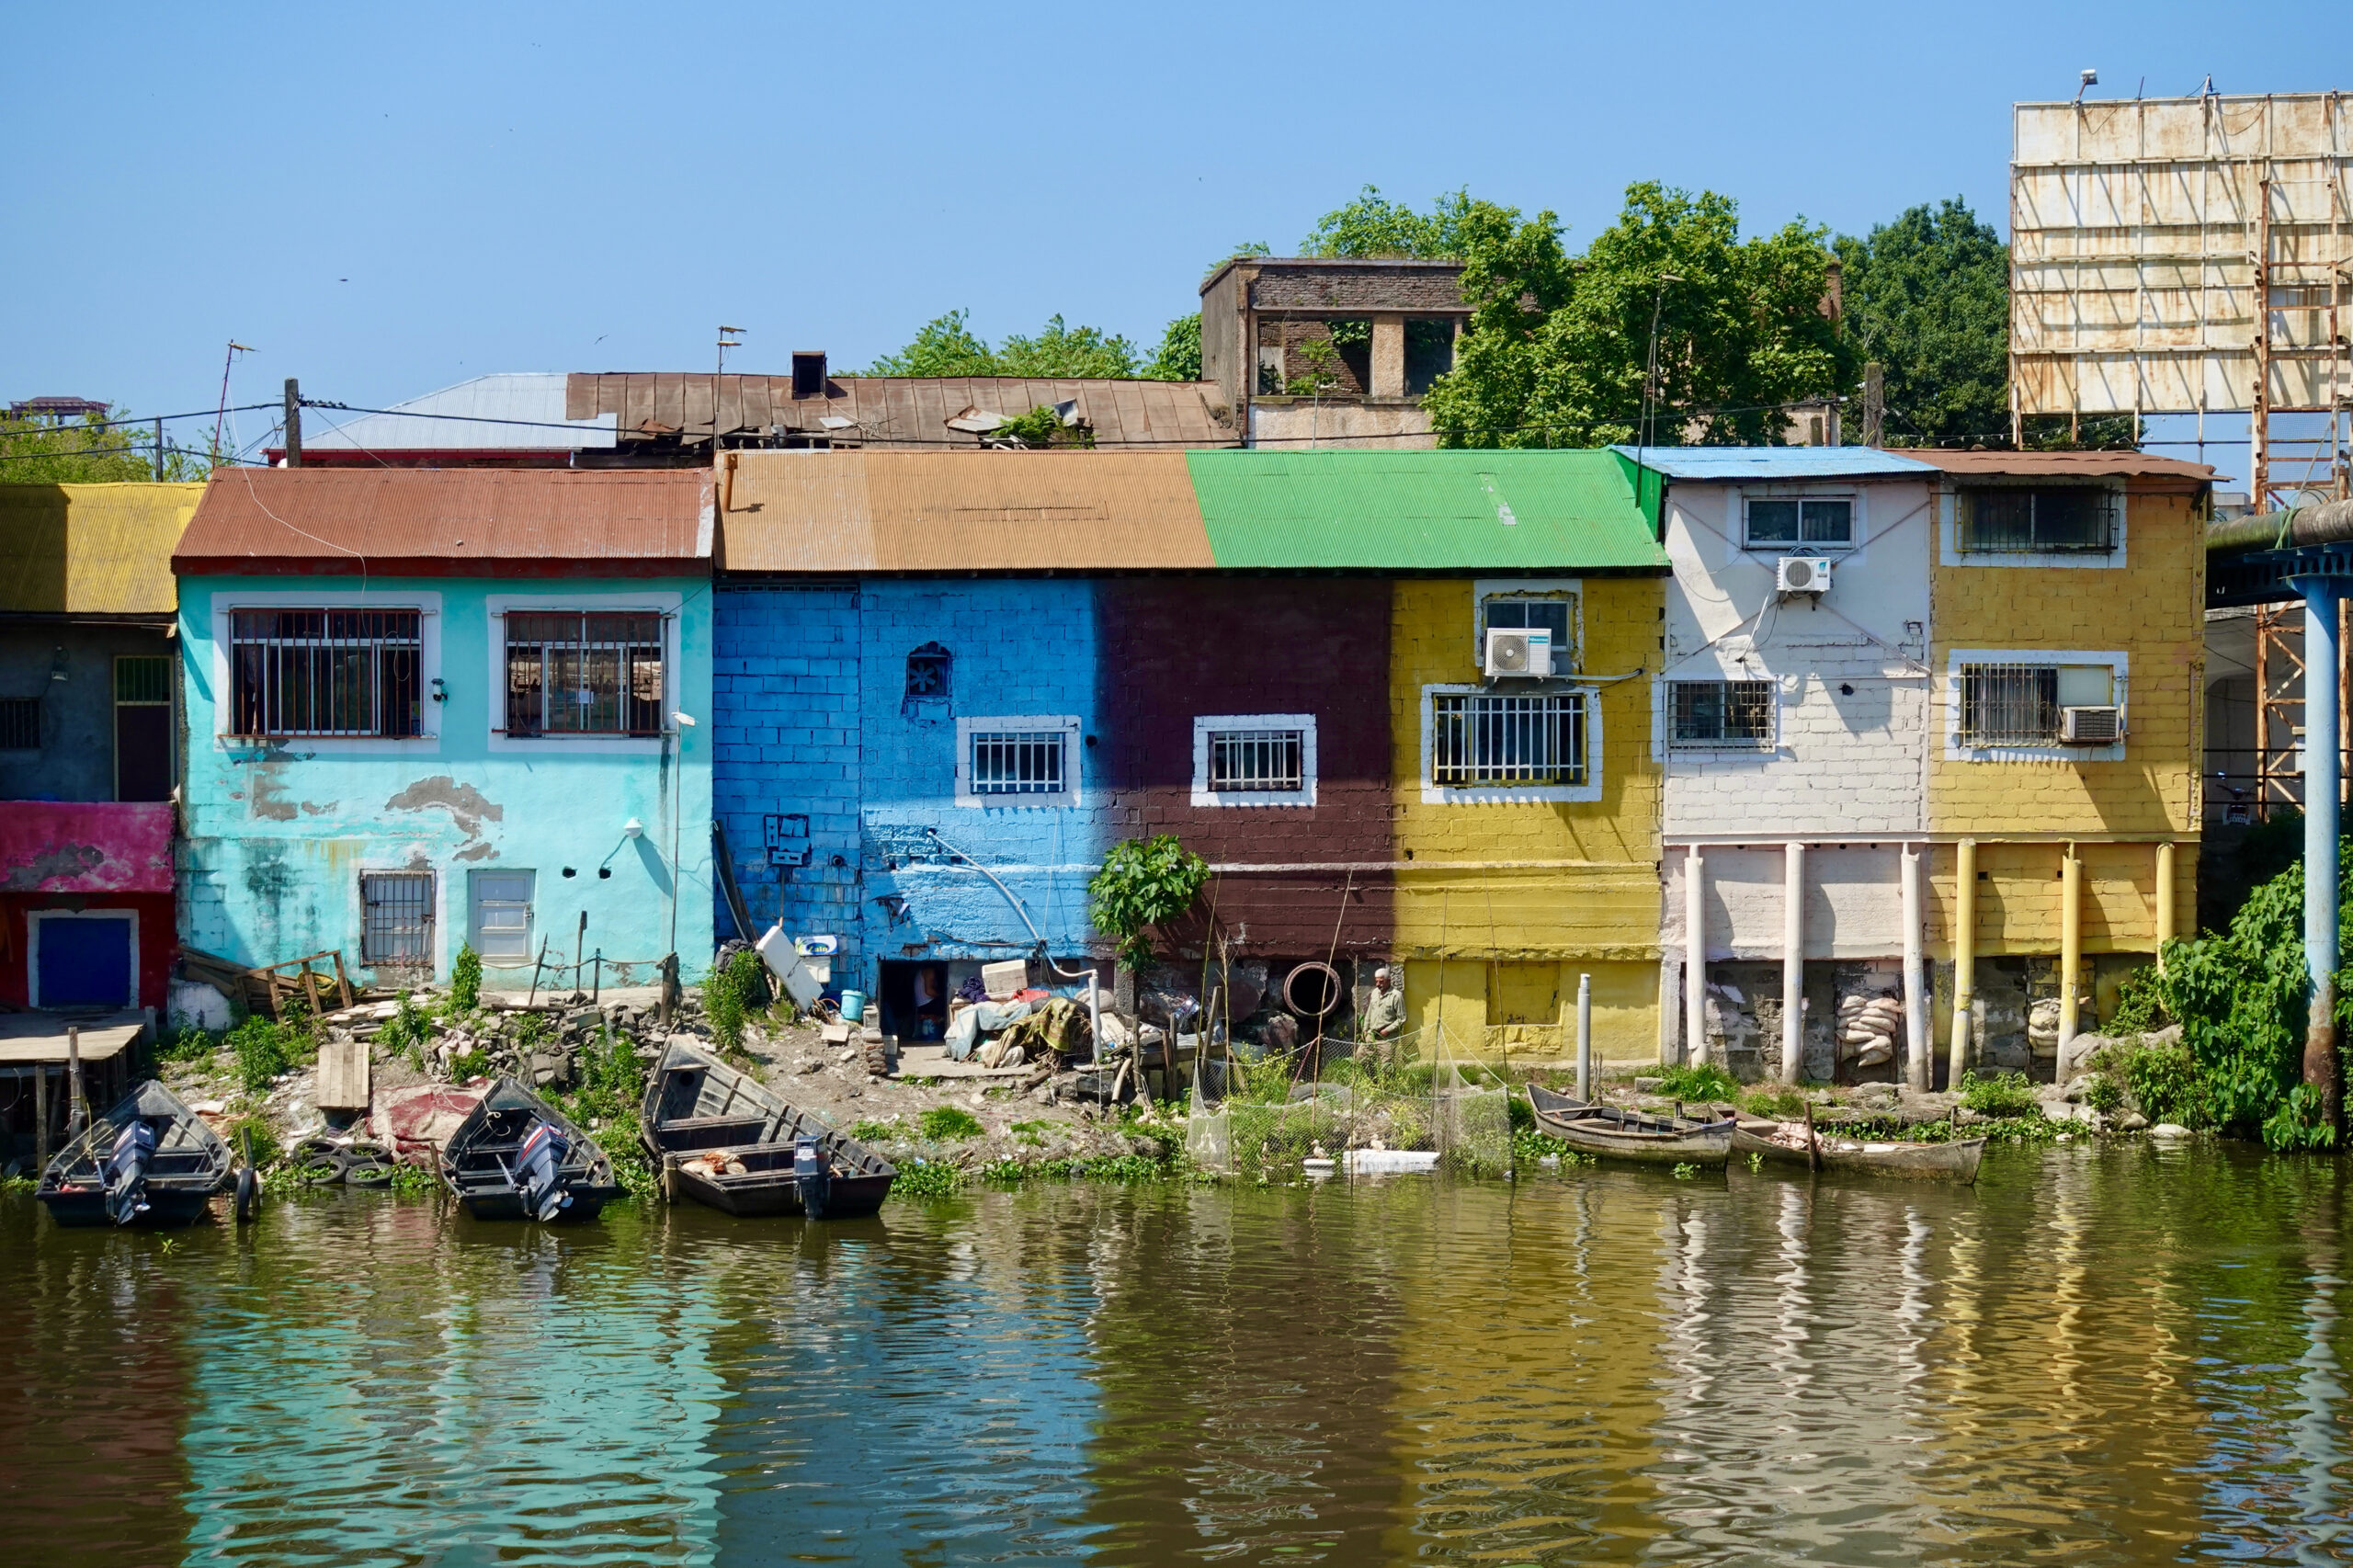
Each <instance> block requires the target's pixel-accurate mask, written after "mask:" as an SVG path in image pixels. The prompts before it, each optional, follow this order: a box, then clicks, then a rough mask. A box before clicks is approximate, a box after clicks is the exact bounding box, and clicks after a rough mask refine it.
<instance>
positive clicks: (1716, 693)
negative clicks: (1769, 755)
mask: <svg viewBox="0 0 2353 1568" xmlns="http://www.w3.org/2000/svg"><path fill="white" fill-rule="evenodd" d="M1667 720H1668V726H1667V734H1668V737H1669V739H1670V740H1671V742H1672V743H1673V744H1675V745H1676V746H1677V747H1680V748H1683V749H1687V750H1691V751H1709V750H1716V751H1723V750H1736V751H1763V750H1766V749H1768V748H1769V747H1770V746H1771V745H1772V744H1773V683H1772V682H1771V681H1769V680H1678V681H1676V682H1673V683H1672V684H1671V685H1669V686H1668V687H1667Z"/></svg>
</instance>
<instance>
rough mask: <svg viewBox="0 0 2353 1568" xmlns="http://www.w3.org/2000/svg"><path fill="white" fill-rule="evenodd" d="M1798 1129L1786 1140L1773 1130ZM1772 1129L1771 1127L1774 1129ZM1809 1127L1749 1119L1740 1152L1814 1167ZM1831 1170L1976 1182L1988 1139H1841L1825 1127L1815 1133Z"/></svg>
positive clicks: (1740, 1135)
mask: <svg viewBox="0 0 2353 1568" xmlns="http://www.w3.org/2000/svg"><path fill="white" fill-rule="evenodd" d="M1792 1129H1795V1130H1797V1131H1799V1133H1800V1141H1799V1142H1794V1143H1785V1142H1780V1141H1779V1139H1776V1138H1774V1137H1773V1136H1772V1135H1771V1133H1772V1131H1780V1132H1783V1133H1787V1132H1789V1131H1791V1130H1792ZM1768 1130H1769V1131H1768ZM1802 1133H1803V1129H1802V1126H1801V1125H1800V1124H1799V1123H1796V1122H1783V1121H1761V1120H1760V1121H1748V1122H1744V1123H1740V1124H1737V1125H1735V1126H1734V1127H1733V1134H1732V1148H1733V1153H1735V1154H1762V1155H1764V1156H1765V1158H1767V1159H1768V1160H1772V1161H1775V1162H1777V1163H1779V1164H1782V1165H1811V1164H1812V1163H1813V1162H1812V1161H1810V1160H1809V1159H1807V1157H1806V1151H1805V1143H1804V1142H1803V1138H1802ZM1814 1138H1815V1142H1816V1143H1817V1144H1818V1146H1819V1147H1820V1150H1821V1153H1822V1168H1823V1169H1824V1170H1825V1171H1869V1172H1870V1173H1871V1174H1872V1175H1873V1176H1901V1177H1905V1178H1908V1179H1911V1180H1914V1181H1958V1182H1973V1181H1975V1180H1976V1179H1977V1162H1978V1161H1979V1160H1980V1159H1982V1158H1983V1157H1984V1153H1985V1140H1984V1139H1983V1138H1956V1139H1954V1140H1953V1141H1952V1142H1949V1143H1919V1142H1905V1141H1904V1140H1900V1139H1889V1140H1884V1141H1873V1140H1868V1139H1860V1138H1839V1137H1835V1136H1833V1135H1831V1134H1829V1133H1826V1132H1823V1131H1819V1130H1817V1131H1815V1134H1814Z"/></svg>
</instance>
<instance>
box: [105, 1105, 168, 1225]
mask: <svg viewBox="0 0 2353 1568" xmlns="http://www.w3.org/2000/svg"><path fill="white" fill-rule="evenodd" d="M154 1157H155V1130H154V1129H153V1127H150V1126H149V1125H148V1124H147V1123H146V1122H145V1121H144V1120H143V1119H141V1118H138V1117H135V1116H134V1117H132V1118H131V1119H130V1120H129V1121H128V1122H126V1123H124V1124H123V1129H122V1131H120V1132H119V1133H117V1134H115V1140H114V1147H113V1148H112V1149H110V1150H108V1152H107V1156H106V1158H105V1159H104V1160H102V1161H100V1162H99V1168H98V1175H99V1176H102V1177H103V1178H105V1181H106V1184H107V1218H108V1219H109V1220H112V1221H114V1222H115V1223H116V1224H118V1225H128V1224H129V1223H131V1221H133V1220H135V1219H137V1218H138V1217H139V1216H140V1215H142V1214H144V1213H145V1212H147V1191H146V1188H147V1162H148V1161H150V1160H152V1159H153V1158H154Z"/></svg>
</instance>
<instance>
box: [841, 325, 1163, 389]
mask: <svg viewBox="0 0 2353 1568" xmlns="http://www.w3.org/2000/svg"><path fill="white" fill-rule="evenodd" d="M971 316H972V312H969V311H950V312H948V313H947V314H946V315H944V316H935V317H933V318H932V319H931V320H930V321H927V322H926V323H925V324H923V325H922V326H921V327H920V328H918V329H917V330H916V332H915V340H914V341H913V342H911V343H909V344H908V345H907V346H906V347H904V348H902V349H900V350H899V351H898V352H897V353H896V354H885V355H883V356H881V358H878V359H876V360H875V361H874V363H873V364H871V365H869V366H868V367H867V368H866V374H868V375H870V376H1026V377H1031V378H1035V379H1040V380H1049V381H1053V380H1076V379H1090V380H1092V379H1098V378H1110V379H1113V380H1120V381H1125V380H1131V379H1133V378H1134V376H1135V375H1136V372H1137V360H1136V346H1135V345H1134V344H1133V343H1131V342H1130V341H1129V340H1128V339H1126V338H1124V337H1121V336H1120V335H1117V334H1115V333H1108V332H1105V331H1103V330H1102V329H1101V328H1099V327H1092V326H1071V325H1069V324H1066V323H1064V321H1063V318H1062V317H1061V316H1060V315H1059V314H1057V315H1054V316H1051V317H1049V318H1048V319H1047V322H1046V324H1045V325H1044V326H1043V327H1041V328H1040V329H1039V331H1038V334H1037V335H1036V336H1034V337H1025V336H1023V335H1020V334H1019V333H1015V334H1014V335H1011V336H1009V337H1007V338H1006V340H1005V341H1004V342H1003V343H1001V344H999V345H997V346H995V347H991V346H990V344H989V341H988V339H986V338H984V337H983V336H982V335H980V334H978V333H976V332H974V331H973V330H972V320H971Z"/></svg>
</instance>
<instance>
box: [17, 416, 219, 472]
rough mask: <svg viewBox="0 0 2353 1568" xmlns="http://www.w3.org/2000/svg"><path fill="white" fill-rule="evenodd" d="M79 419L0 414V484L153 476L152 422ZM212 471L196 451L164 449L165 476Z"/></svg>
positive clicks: (208, 462)
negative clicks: (62, 420) (142, 424)
mask: <svg viewBox="0 0 2353 1568" xmlns="http://www.w3.org/2000/svg"><path fill="white" fill-rule="evenodd" d="M130 417H131V415H130V413H129V411H128V410H117V411H115V415H114V419H113V420H101V419H97V418H95V417H93V418H88V419H84V420H82V421H81V422H79V423H78V424H67V425H60V424H55V423H52V422H51V421H50V420H46V419H15V418H0V484H116V483H136V482H138V481H140V480H151V479H153V478H154V477H155V435H154V427H153V426H147V427H146V428H143V429H142V428H141V427H139V426H135V425H126V424H122V423H119V421H122V420H125V419H128V418H130ZM211 471H212V463H211V461H210V459H208V458H207V457H205V456H204V455H203V454H201V453H198V452H183V451H177V450H175V449H172V448H171V447H170V445H169V444H168V443H166V444H165V451H164V477H165V479H202V478H203V477H204V476H205V475H206V474H208V473H210V472H211Z"/></svg>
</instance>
